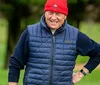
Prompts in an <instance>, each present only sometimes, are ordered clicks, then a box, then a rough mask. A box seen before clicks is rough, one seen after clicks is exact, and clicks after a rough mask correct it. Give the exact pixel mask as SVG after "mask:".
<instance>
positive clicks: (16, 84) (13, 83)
mask: <svg viewBox="0 0 100 85" xmlns="http://www.w3.org/2000/svg"><path fill="white" fill-rule="evenodd" d="M9 85H18V83H16V82H9Z"/></svg>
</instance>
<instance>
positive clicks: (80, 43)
mask: <svg viewBox="0 0 100 85" xmlns="http://www.w3.org/2000/svg"><path fill="white" fill-rule="evenodd" d="M76 47H77V52H78V54H80V55H83V56H89V57H90V59H89V61H88V62H87V64H86V65H85V66H84V67H83V68H82V69H83V71H84V72H85V73H86V74H88V73H91V72H92V71H93V70H94V69H95V68H96V67H97V66H98V65H99V63H100V45H99V44H98V43H96V42H95V41H93V40H92V39H90V38H89V37H88V36H86V35H85V34H83V33H81V32H79V34H78V40H77V46H76ZM76 77H77V78H76ZM83 77H84V75H83V74H82V73H81V72H78V73H77V74H75V75H74V77H73V81H74V83H76V82H78V81H80V80H81V79H82V78H83Z"/></svg>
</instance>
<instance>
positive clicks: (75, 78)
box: [72, 72, 84, 83]
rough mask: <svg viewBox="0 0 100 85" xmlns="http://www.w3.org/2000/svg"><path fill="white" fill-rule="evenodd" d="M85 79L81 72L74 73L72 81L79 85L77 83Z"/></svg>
mask: <svg viewBox="0 0 100 85" xmlns="http://www.w3.org/2000/svg"><path fill="white" fill-rule="evenodd" d="M83 77H84V75H83V74H82V73H81V72H77V73H74V74H73V77H72V81H73V83H77V82H79V81H80V80H81V79H82V78H83Z"/></svg>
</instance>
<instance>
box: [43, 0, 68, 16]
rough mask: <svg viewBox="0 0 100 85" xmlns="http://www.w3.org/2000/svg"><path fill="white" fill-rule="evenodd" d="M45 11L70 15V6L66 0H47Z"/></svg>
mask: <svg viewBox="0 0 100 85" xmlns="http://www.w3.org/2000/svg"><path fill="white" fill-rule="evenodd" d="M44 11H54V12H60V13H63V14H65V15H68V7H67V1H66V0H47V2H46V4H45V8H44Z"/></svg>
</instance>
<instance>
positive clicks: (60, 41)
mask: <svg viewBox="0 0 100 85" xmlns="http://www.w3.org/2000/svg"><path fill="white" fill-rule="evenodd" d="M28 32H29V58H28V62H27V65H26V70H25V75H24V85H72V74H73V69H74V66H75V60H76V58H77V52H76V40H77V34H78V30H77V29H76V28H74V27H72V26H70V25H68V24H67V23H66V22H65V23H64V25H63V26H62V27H61V28H59V29H58V30H57V31H56V32H55V34H54V35H52V33H51V31H50V29H49V28H48V27H47V26H46V24H45V23H44V21H43V17H42V19H41V21H40V23H37V24H34V25H30V26H28Z"/></svg>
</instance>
